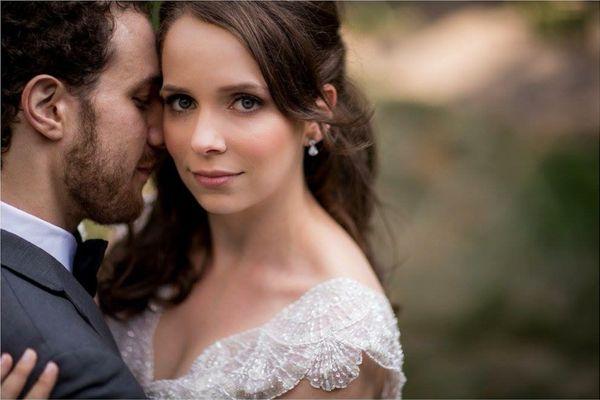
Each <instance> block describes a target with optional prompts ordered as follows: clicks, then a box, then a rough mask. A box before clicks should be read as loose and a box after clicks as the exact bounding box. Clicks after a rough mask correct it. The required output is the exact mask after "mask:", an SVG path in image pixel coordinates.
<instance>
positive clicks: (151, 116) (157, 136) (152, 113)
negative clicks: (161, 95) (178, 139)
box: [147, 99, 165, 148]
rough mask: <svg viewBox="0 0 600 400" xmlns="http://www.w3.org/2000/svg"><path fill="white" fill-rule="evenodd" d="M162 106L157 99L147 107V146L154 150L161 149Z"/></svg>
mask: <svg viewBox="0 0 600 400" xmlns="http://www.w3.org/2000/svg"><path fill="white" fill-rule="evenodd" d="M162 114H163V105H162V102H161V101H160V100H158V99H156V100H154V101H152V102H151V103H150V106H149V107H148V114H147V118H148V144H149V145H150V146H152V147H155V148H163V147H164V145H165V137H164V134H163V126H162V125H163V124H162Z"/></svg>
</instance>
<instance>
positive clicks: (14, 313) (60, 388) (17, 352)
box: [0, 230, 144, 398]
mask: <svg viewBox="0 0 600 400" xmlns="http://www.w3.org/2000/svg"><path fill="white" fill-rule="evenodd" d="M1 238H2V242H1V246H2V258H1V263H2V294H1V297H2V303H1V305H2V312H1V315H2V325H1V332H0V334H1V338H2V339H1V342H2V346H1V350H2V352H3V353H4V352H8V353H10V354H11V355H12V357H13V359H15V360H17V359H18V358H20V356H21V355H22V354H23V352H24V351H25V349H26V348H27V347H31V348H33V349H34V350H35V351H36V352H37V354H38V362H37V365H36V368H35V370H34V373H33V374H32V375H31V376H30V379H29V380H28V382H27V386H26V388H25V389H24V391H23V393H22V394H21V395H25V393H27V391H28V390H29V388H30V387H31V385H32V383H33V382H35V380H36V379H37V377H38V376H39V374H40V373H41V371H42V370H43V368H44V366H45V365H46V363H47V362H48V361H50V360H52V361H55V362H56V363H57V364H58V366H59V378H58V382H57V384H56V386H55V388H54V390H53V391H52V394H51V397H52V398H143V397H144V392H143V391H142V389H141V387H140V386H139V384H138V383H137V382H136V380H135V378H134V377H133V375H132V374H131V372H130V371H129V369H128V368H127V366H126V365H125V364H124V362H123V360H122V359H121V356H120V354H119V350H118V349H117V346H116V344H115V342H114V339H113V337H112V335H111V333H110V331H109V329H108V327H107V326H106V324H105V323H104V320H103V318H102V315H101V313H100V311H99V309H98V308H97V306H96V304H95V303H94V301H93V300H92V298H91V297H90V296H89V294H88V293H87V292H86V291H85V289H83V287H82V286H81V285H80V284H79V283H78V282H77V281H76V280H75V278H74V277H73V276H72V275H71V274H70V273H69V271H67V270H66V268H65V267H64V266H63V265H61V264H60V263H59V262H58V261H57V260H56V259H54V258H53V257H52V256H50V255H49V254H48V253H46V252H45V251H43V250H42V249H40V248H39V247H37V246H35V245H33V244H31V243H29V242H27V241H26V240H24V239H22V238H20V237H19V236H16V235H13V234H12V233H9V232H7V231H4V230H2V236H1Z"/></svg>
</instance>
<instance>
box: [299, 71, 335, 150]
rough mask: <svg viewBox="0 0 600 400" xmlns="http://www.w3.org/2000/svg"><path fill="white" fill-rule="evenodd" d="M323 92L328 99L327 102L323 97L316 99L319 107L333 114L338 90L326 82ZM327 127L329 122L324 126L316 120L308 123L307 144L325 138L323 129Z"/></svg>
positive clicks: (305, 132) (305, 131)
mask: <svg viewBox="0 0 600 400" xmlns="http://www.w3.org/2000/svg"><path fill="white" fill-rule="evenodd" d="M323 94H324V95H325V98H326V99H327V103H326V102H325V101H324V100H323V99H321V98H319V99H317V101H316V103H317V107H319V108H320V109H322V110H323V111H324V112H325V113H326V114H328V115H329V116H331V115H332V114H333V111H332V109H333V108H334V107H335V105H336V104H337V90H336V88H335V86H333V85H332V84H330V83H326V84H325V85H323ZM327 129H329V125H327V124H323V125H322V126H320V125H319V124H318V123H316V122H309V123H307V124H306V128H305V130H304V138H305V142H306V143H305V145H307V144H308V141H309V140H315V141H316V142H317V143H318V142H320V141H321V140H323V135H324V132H323V130H327Z"/></svg>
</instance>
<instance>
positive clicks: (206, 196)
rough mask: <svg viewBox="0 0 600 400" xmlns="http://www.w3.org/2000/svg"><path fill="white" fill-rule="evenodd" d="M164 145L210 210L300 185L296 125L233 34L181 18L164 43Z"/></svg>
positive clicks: (222, 210)
mask: <svg viewBox="0 0 600 400" xmlns="http://www.w3.org/2000/svg"><path fill="white" fill-rule="evenodd" d="M162 68H163V77H164V80H163V87H162V90H161V96H162V97H163V99H164V101H165V108H164V134H165V144H166V146H167V149H168V150H169V153H170V154H171V156H172V157H173V159H174V160H175V165H176V167H177V170H178V172H179V175H180V176H181V178H182V180H183V182H184V183H185V185H186V186H187V187H188V189H189V190H190V191H191V192H192V194H193V195H194V197H195V198H196V200H197V201H198V202H199V203H200V204H201V205H202V207H203V208H204V209H206V210H207V211H208V212H209V213H216V214H229V213H234V212H238V211H242V210H244V209H247V208H249V207H252V206H254V205H257V204H259V203H261V202H264V201H266V200H268V199H269V198H272V197H274V196H276V195H277V194H278V193H286V192H289V190H290V189H291V186H290V185H298V184H300V183H301V182H302V157H303V137H302V132H301V131H302V128H301V126H302V125H301V124H298V123H294V122H292V121H291V120H289V119H287V118H285V117H284V116H283V114H282V113H281V112H280V111H279V110H278V109H277V107H276V105H275V104H274V103H273V100H272V99H271V97H270V95H269V91H268V89H267V85H266V83H265V81H264V79H263V76H262V74H261V72H260V69H259V67H258V64H257V63H256V61H255V60H254V58H253V57H252V56H251V55H250V53H249V52H248V50H246V48H245V47H244V46H243V45H242V43H241V42H240V41H239V40H238V39H237V38H236V37H235V36H233V35H232V34H231V33H229V32H228V31H226V30H225V29H222V28H220V27H217V26H215V25H211V24H208V23H205V22H202V21H200V20H198V19H196V18H194V17H192V16H188V15H185V16H182V17H180V18H179V19H178V20H176V21H175V22H174V23H173V25H172V26H171V27H170V28H169V30H168V32H167V35H166V37H165V40H164V42H163V52H162Z"/></svg>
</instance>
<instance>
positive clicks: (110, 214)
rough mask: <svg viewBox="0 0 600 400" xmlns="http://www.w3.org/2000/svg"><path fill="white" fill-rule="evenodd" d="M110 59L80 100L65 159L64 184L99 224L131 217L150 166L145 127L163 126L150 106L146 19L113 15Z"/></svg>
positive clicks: (151, 42) (152, 85)
mask: <svg viewBox="0 0 600 400" xmlns="http://www.w3.org/2000/svg"><path fill="white" fill-rule="evenodd" d="M111 48H112V50H113V55H112V59H111V60H110V61H109V63H108V65H107V68H106V69H105V71H104V72H102V74H101V75H100V77H99V80H98V83H97V86H96V87H95V88H94V89H93V90H92V92H91V93H90V94H89V95H88V96H87V97H86V98H83V99H82V100H81V102H80V123H79V127H78V132H76V134H75V140H74V142H73V145H72V147H71V148H70V149H69V151H68V152H67V154H66V157H65V163H66V165H65V175H64V179H65V184H66V186H67V189H68V191H69V194H70V195H71V197H72V198H73V199H74V201H75V202H76V204H77V205H78V206H79V207H80V208H81V210H82V211H83V213H84V214H85V217H88V218H91V219H94V220H95V221H97V222H99V223H104V224H108V223H119V222H127V221H131V220H133V219H135V218H136V217H137V216H138V215H139V214H140V213H141V211H142V209H143V205H144V203H143V198H142V188H143V186H144V184H145V183H146V181H147V180H148V177H149V175H150V173H151V171H152V169H153V166H154V163H155V152H154V150H153V149H152V147H150V145H149V143H148V138H149V136H148V135H149V130H150V129H161V127H160V115H158V116H157V113H158V114H159V113H160V112H161V110H160V107H157V106H156V104H154V103H153V102H154V101H157V99H156V96H155V91H156V83H157V82H156V80H157V78H158V76H159V67H158V58H157V54H156V50H155V38H154V33H153V31H152V27H151V25H150V23H149V21H148V20H147V18H146V17H145V16H144V15H142V14H139V13H136V12H132V11H125V12H120V13H117V14H116V16H115V30H114V35H113V38H112V40H111Z"/></svg>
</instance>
